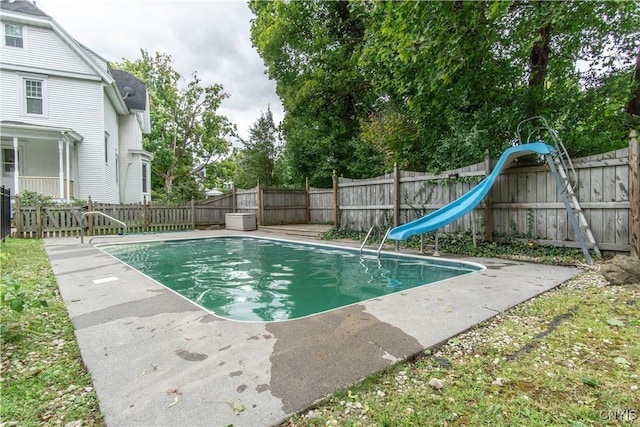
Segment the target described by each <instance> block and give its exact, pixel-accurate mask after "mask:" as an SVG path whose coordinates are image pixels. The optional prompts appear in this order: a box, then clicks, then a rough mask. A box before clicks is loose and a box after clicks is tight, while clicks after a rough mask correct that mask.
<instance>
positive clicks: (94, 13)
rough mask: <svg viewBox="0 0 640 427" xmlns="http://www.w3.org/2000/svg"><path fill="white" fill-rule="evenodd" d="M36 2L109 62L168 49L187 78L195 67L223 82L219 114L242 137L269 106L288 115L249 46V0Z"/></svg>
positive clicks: (277, 114)
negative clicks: (227, 120)
mask: <svg viewBox="0 0 640 427" xmlns="http://www.w3.org/2000/svg"><path fill="white" fill-rule="evenodd" d="M36 6H38V8H40V9H41V10H42V11H43V12H45V13H46V14H47V15H49V16H51V17H52V18H53V19H54V20H55V21H57V22H58V24H60V26H62V28H64V29H65V30H66V31H67V32H68V33H69V34H70V35H71V36H72V37H73V38H74V39H76V40H77V41H79V42H80V43H82V44H84V45H85V46H87V47H88V48H89V49H91V50H93V51H94V52H96V53H97V54H98V55H100V56H102V57H103V58H105V59H106V60H108V61H111V62H121V61H122V60H123V59H128V60H130V61H135V60H137V59H140V58H141V54H140V51H141V49H144V50H146V51H147V52H149V54H150V55H152V56H153V54H154V53H155V52H160V53H165V54H168V55H171V56H172V57H173V60H174V62H173V64H172V66H173V68H174V69H175V70H176V71H178V72H179V73H180V75H181V76H182V77H183V79H184V80H185V82H186V81H190V80H191V75H192V74H193V72H194V71H195V72H196V73H197V74H198V77H199V78H200V79H201V85H202V86H206V85H211V84H215V83H219V84H221V85H222V86H223V87H224V90H225V92H226V93H228V94H229V95H230V97H229V98H227V99H225V100H224V101H223V102H222V105H221V107H220V108H219V109H218V113H219V114H222V115H224V116H226V117H227V118H228V119H229V120H230V121H231V122H232V123H235V124H236V125H237V127H238V133H239V136H240V137H241V138H244V139H247V138H248V136H249V128H250V126H251V125H252V124H253V123H254V122H255V121H256V120H257V119H258V118H259V117H260V113H261V112H264V111H267V108H271V111H272V113H273V118H274V120H275V122H276V124H278V123H279V122H280V121H281V120H282V118H283V114H284V113H283V110H282V104H281V102H280V99H279V98H278V96H277V95H276V92H275V81H273V80H269V78H268V76H267V75H266V74H265V71H266V67H265V65H264V63H263V61H262V59H261V58H260V56H259V55H258V52H257V51H256V49H255V48H254V47H253V46H252V44H251V38H250V27H251V22H250V21H251V19H252V18H253V14H252V13H251V11H250V10H249V7H248V5H247V2H246V1H244V0H242V1H241V0H226V1H225V0H109V1H106V0H36ZM234 145H236V146H238V147H242V144H241V143H239V142H238V141H236V142H235V143H234Z"/></svg>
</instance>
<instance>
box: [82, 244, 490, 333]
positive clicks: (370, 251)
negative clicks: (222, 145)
mask: <svg viewBox="0 0 640 427" xmlns="http://www.w3.org/2000/svg"><path fill="white" fill-rule="evenodd" d="M245 237H250V238H255V239H264V240H266V241H275V242H282V243H291V244H298V245H303V246H309V247H311V248H323V249H338V250H345V251H349V252H352V253H354V254H357V253H358V252H359V253H360V256H362V255H368V256H370V257H373V258H376V257H379V256H380V255H382V256H383V257H384V256H391V257H396V258H406V259H414V260H421V259H423V260H427V261H433V262H434V263H435V264H438V263H441V264H445V263H447V264H450V265H449V266H450V267H453V268H456V267H457V268H463V266H466V267H467V268H469V271H467V272H465V273H461V274H460V275H466V274H472V273H475V272H477V271H483V270H486V266H484V265H482V264H479V263H477V262H472V261H466V260H463V259H460V258H458V259H453V258H446V257H444V258H442V257H434V256H428V255H426V254H423V255H421V254H416V253H403V252H397V251H395V252H390V251H383V252H380V253H379V252H378V251H376V250H374V249H368V248H363V249H361V250H360V251H358V250H357V249H355V248H352V247H348V246H344V245H343V246H340V245H332V244H328V243H319V242H309V241H301V240H291V239H284V238H276V237H273V236H256V235H251V234H225V235H217V236H201V237H190V238H181V237H177V238H169V239H161V240H158V241H162V242H178V241H185V240H190V241H193V240H212V239H221V238H245ZM145 243H149V241H144V240H134V241H126V242H111V243H99V244H96V245H94V247H95V248H96V249H99V250H100V251H102V252H103V253H105V254H107V255H109V256H110V257H112V258H114V259H116V260H118V261H120V262H122V263H123V264H125V265H127V266H128V267H129V268H131V269H133V270H136V271H137V272H138V273H140V274H141V275H143V276H145V277H146V278H147V279H149V280H151V281H153V282H156V283H157V284H159V285H160V286H162V287H164V288H166V289H167V290H168V291H169V292H172V293H174V294H175V295H177V296H179V297H181V298H183V299H184V300H186V301H188V302H190V303H191V304H194V305H195V306H196V307H198V308H200V309H202V310H204V311H206V312H208V313H209V314H212V315H213V316H216V317H219V318H220V320H228V321H233V322H249V323H252V322H253V323H256V322H257V323H271V322H289V321H294V320H299V319H304V318H306V317H311V316H317V315H319V314H322V313H325V312H328V311H332V310H337V309H339V308H346V307H349V306H352V305H356V304H362V303H365V302H367V301H371V300H373V299H376V298H382V297H384V296H386V295H381V296H379V297H372V298H367V299H364V300H360V301H357V302H354V303H350V304H346V305H343V306H340V307H335V308H330V309H327V310H322V311H318V312H315V313H311V314H308V315H305V316H301V317H296V318H292V319H277V320H241V319H231V318H228V317H225V316H222V315H220V314H218V313H216V312H215V311H212V310H210V309H208V308H206V307H204V306H202V305H201V304H199V303H198V302H196V301H193V300H192V299H190V298H189V297H187V296H185V295H183V294H181V293H180V292H178V291H176V290H174V289H172V288H170V287H169V286H167V285H165V284H163V283H162V282H161V281H159V280H157V279H155V278H153V277H152V276H150V275H148V274H147V273H145V272H143V271H141V270H140V269H138V268H136V267H134V266H132V265H130V264H128V263H127V262H126V261H123V260H122V259H120V258H119V257H118V256H117V255H114V254H113V253H111V252H109V251H108V250H106V247H112V246H118V245H135V244H145ZM471 268H474V269H477V270H471ZM443 280H448V279H440V280H436V281H433V282H427V283H424V284H422V285H414V286H411V287H410V288H408V289H404V290H398V291H395V292H391V293H390V294H393V293H397V292H404V291H406V290H409V289H413V288H415V287H420V286H429V285H432V284H434V283H437V282H439V281H443ZM390 294H387V295H390Z"/></svg>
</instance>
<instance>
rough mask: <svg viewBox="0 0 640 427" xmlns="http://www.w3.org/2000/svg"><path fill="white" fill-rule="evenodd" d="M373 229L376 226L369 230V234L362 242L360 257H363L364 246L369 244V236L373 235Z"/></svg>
mask: <svg viewBox="0 0 640 427" xmlns="http://www.w3.org/2000/svg"><path fill="white" fill-rule="evenodd" d="M373 227H375V226H372V227H371V228H370V229H369V232H368V233H367V235H366V237H365V238H364V240H363V241H362V244H361V245H360V255H362V248H364V245H365V244H366V243H367V240H369V236H370V235H371V232H372V231H373Z"/></svg>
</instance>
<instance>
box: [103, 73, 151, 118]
mask: <svg viewBox="0 0 640 427" xmlns="http://www.w3.org/2000/svg"><path fill="white" fill-rule="evenodd" d="M111 74H112V75H113V78H114V79H115V81H116V84H117V85H118V89H120V94H121V95H122V98H123V99H124V102H125V104H127V107H128V108H129V109H130V110H140V111H144V110H146V109H147V86H146V85H145V84H144V83H143V82H142V81H141V80H139V79H137V78H136V77H134V76H133V75H131V74H129V73H127V72H126V71H122V70H113V69H112V70H111ZM125 88H126V90H125ZM129 89H133V90H132V91H130V90H129ZM127 94H128V95H127Z"/></svg>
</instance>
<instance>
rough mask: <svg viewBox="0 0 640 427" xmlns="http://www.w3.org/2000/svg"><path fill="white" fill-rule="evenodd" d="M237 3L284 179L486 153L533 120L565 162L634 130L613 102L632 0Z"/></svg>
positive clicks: (620, 89) (622, 88)
mask: <svg viewBox="0 0 640 427" xmlns="http://www.w3.org/2000/svg"><path fill="white" fill-rule="evenodd" d="M250 6H251V8H252V11H253V12H254V14H255V15H256V19H255V20H254V22H253V25H252V40H253V42H254V45H256V47H257V49H258V52H259V53H260V55H261V56H262V57H263V59H264V61H265V64H266V65H267V67H268V69H269V74H270V76H271V77H272V78H274V79H275V80H276V81H277V88H278V89H277V90H278V94H279V95H280V96H281V98H282V99H283V101H284V105H285V119H284V134H285V137H286V145H285V153H289V154H291V158H293V159H294V162H295V163H294V164H293V166H294V169H295V170H294V173H295V174H296V175H297V177H298V178H300V177H302V176H304V175H305V174H310V175H311V176H315V177H317V179H321V178H320V177H321V176H322V177H324V176H328V175H329V173H330V170H331V169H337V170H338V173H349V174H350V176H352V177H364V176H366V174H367V173H373V172H374V171H379V170H380V168H384V169H385V170H388V168H389V167H390V163H391V162H393V161H395V162H398V163H399V165H400V166H401V167H409V168H414V169H422V170H443V169H447V168H452V167H458V166H460V165H461V164H467V163H470V162H476V161H481V160H482V159H483V156H484V152H485V150H489V151H490V153H491V155H492V156H494V157H497V156H498V155H499V154H500V153H501V152H502V151H503V150H504V149H505V148H506V147H507V146H508V145H509V144H511V143H513V142H514V140H515V136H516V135H515V130H516V127H517V125H518V123H519V122H520V121H522V120H524V119H527V118H529V117H531V116H534V115H543V116H545V117H546V118H547V119H548V120H549V122H550V123H551V124H552V126H554V127H555V128H556V129H557V130H558V132H559V134H560V136H561V139H562V140H563V141H565V144H566V145H567V148H568V150H569V152H570V153H571V154H572V155H587V154H594V153H597V152H602V151H605V150H608V149H612V148H619V147H621V146H623V145H624V143H625V142H624V141H625V140H626V135H627V133H628V127H629V126H632V125H633V123H637V118H636V119H634V118H633V117H631V115H630V114H628V113H625V106H627V105H632V104H630V101H631V100H632V99H634V98H633V95H634V91H635V90H636V89H637V82H634V81H633V78H632V69H633V64H634V63H635V57H636V55H637V52H638V40H640V31H639V30H638V28H640V3H639V2H582V1H565V2H545V1H536V0H519V1H502V0H488V1H478V2H464V1H449V2H445V1H441V2H388V1H369V2H359V1H352V2H315V1H310V2H258V1H255V2H251V3H250ZM342 100H347V101H348V102H346V103H344V104H342V103H341V102H340V101H342ZM355 121H357V123H355ZM360 173H361V174H363V175H357V174H360Z"/></svg>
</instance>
